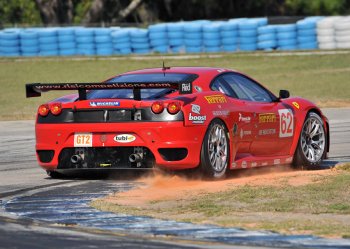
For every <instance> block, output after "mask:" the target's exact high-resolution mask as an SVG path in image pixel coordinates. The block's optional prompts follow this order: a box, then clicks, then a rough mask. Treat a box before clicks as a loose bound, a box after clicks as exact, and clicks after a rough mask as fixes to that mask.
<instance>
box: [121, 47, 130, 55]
mask: <svg viewBox="0 0 350 249" xmlns="http://www.w3.org/2000/svg"><path fill="white" fill-rule="evenodd" d="M119 52H120V53H121V54H131V53H132V50H131V48H123V49H120V50H119Z"/></svg>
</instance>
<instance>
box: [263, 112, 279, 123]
mask: <svg viewBox="0 0 350 249" xmlns="http://www.w3.org/2000/svg"><path fill="white" fill-rule="evenodd" d="M274 122H276V114H274V113H260V114H259V123H274Z"/></svg>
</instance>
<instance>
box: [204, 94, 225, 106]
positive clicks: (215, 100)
mask: <svg viewBox="0 0 350 249" xmlns="http://www.w3.org/2000/svg"><path fill="white" fill-rule="evenodd" d="M204 98H205V99H206V100H207V102H208V104H221V103H226V102H227V100H226V98H225V96H223V95H210V96H204Z"/></svg>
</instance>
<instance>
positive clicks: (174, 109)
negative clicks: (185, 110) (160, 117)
mask: <svg viewBox="0 0 350 249" xmlns="http://www.w3.org/2000/svg"><path fill="white" fill-rule="evenodd" d="M167 109H168V112H169V113H170V114H173V115H174V114H176V113H178V112H179V111H180V110H181V105H180V103H179V102H170V103H169V104H168V108H167Z"/></svg>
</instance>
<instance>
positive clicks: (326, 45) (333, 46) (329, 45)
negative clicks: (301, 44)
mask: <svg viewBox="0 0 350 249" xmlns="http://www.w3.org/2000/svg"><path fill="white" fill-rule="evenodd" d="M318 47H319V48H320V49H336V48H337V44H336V43H335V42H327V43H320V44H318Z"/></svg>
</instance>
